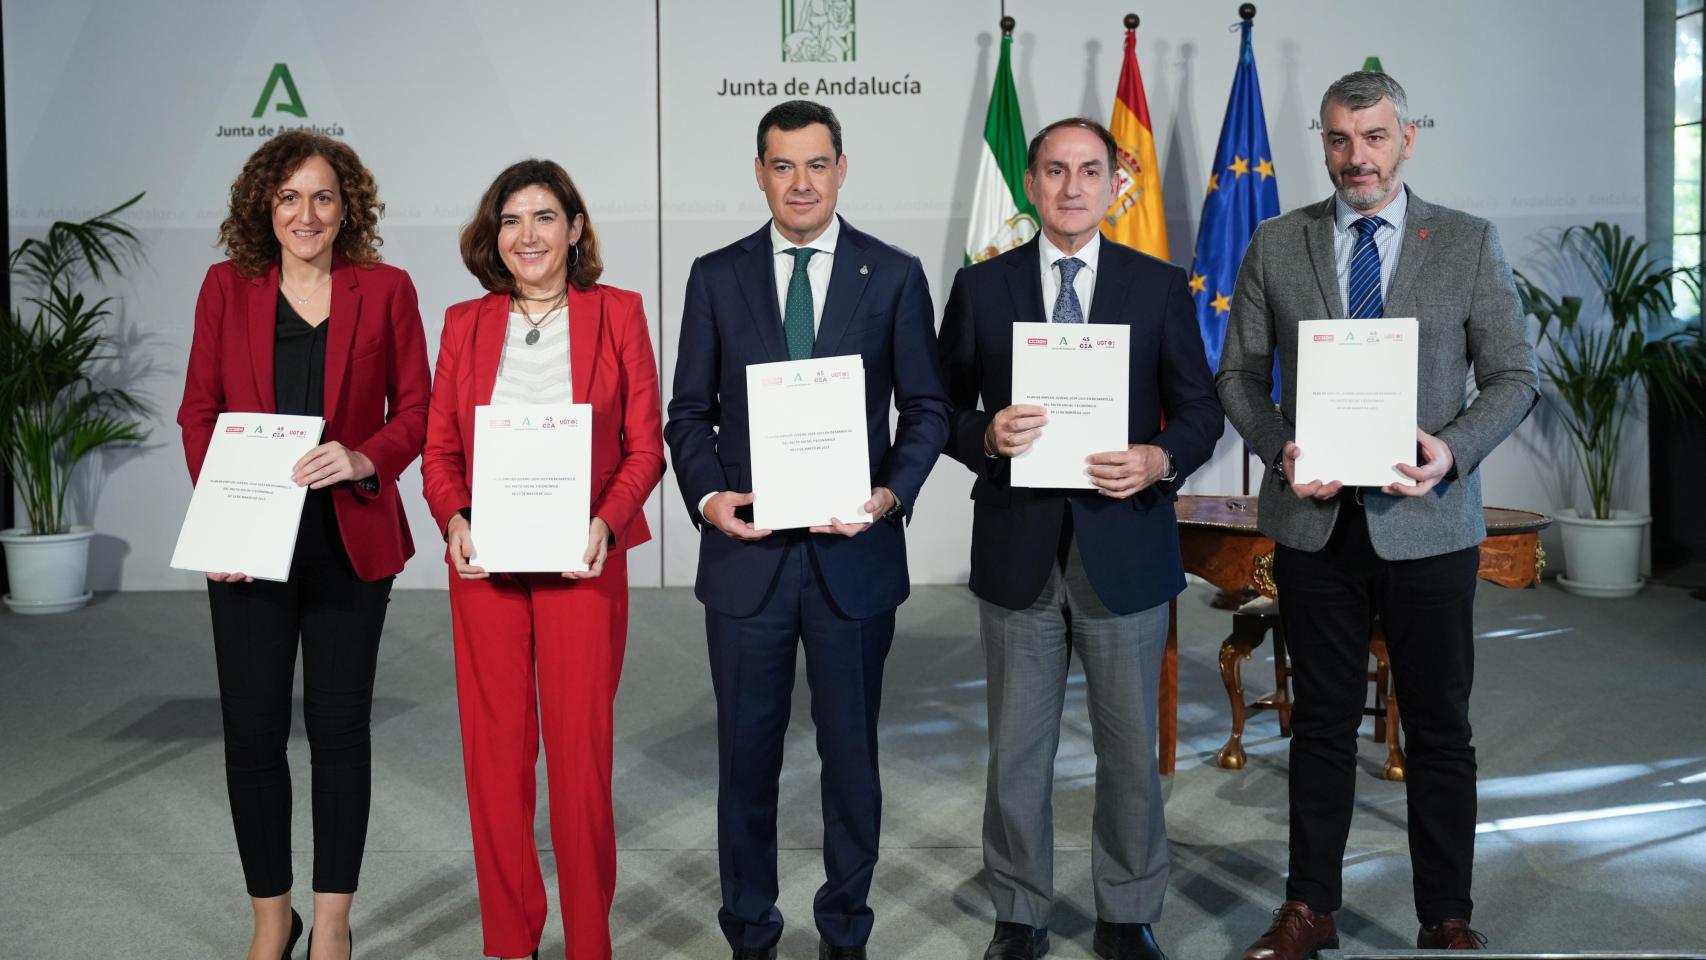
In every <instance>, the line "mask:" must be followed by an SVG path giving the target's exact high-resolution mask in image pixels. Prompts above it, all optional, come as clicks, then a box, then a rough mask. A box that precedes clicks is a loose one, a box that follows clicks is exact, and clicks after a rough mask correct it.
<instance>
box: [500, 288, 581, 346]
mask: <svg viewBox="0 0 1706 960" xmlns="http://www.w3.org/2000/svg"><path fill="white" fill-rule="evenodd" d="M568 296H569V288H568V287H566V286H565V287H564V288H563V292H562V293H559V294H557V295H556V296H555V297H552V298H551V306H550V307H549V308H547V309H546V310H545V314H544V316H543V317H541V318H540V319H539V320H537V321H536V320H534V319H533V314H531V313H529V312H527V303H526V301H528V300H531V299H533V298H531V297H524V296H522V295H521V294H519V293H517V294H514V295H513V298H514V301H515V305H516V306H517V307H519V308H521V316H522V319H524V320H526V321H527V325H528V326H530V327H532V328H533V329H532V330H529V331H527V336H526V337H525V338H523V339H524V342H525V343H526V344H527V345H528V346H530V347H531V346H533V345H534V344H536V343H538V342H539V328H540V327H542V326H544V325H545V323H546V321H548V320H550V319H551V314H552V313H553V312H555V311H556V310H557V308H559V307H561V306H562V305H563V302H564V301H565V300H567V299H568ZM534 302H536V303H537V302H542V301H534Z"/></svg>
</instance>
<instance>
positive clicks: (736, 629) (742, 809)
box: [705, 533, 894, 949]
mask: <svg viewBox="0 0 1706 960" xmlns="http://www.w3.org/2000/svg"><path fill="white" fill-rule="evenodd" d="M777 536H790V537H791V538H793V542H790V543H789V544H788V547H787V552H786V554H785V556H784V559H783V561H782V569H781V571H780V573H779V574H778V575H777V578H776V583H775V584H774V585H773V586H772V588H771V590H770V592H769V594H768V595H767V596H766V598H765V601H764V604H763V605H762V606H761V607H760V608H759V609H758V612H756V613H754V614H753V615H752V616H750V617H730V616H726V615H724V614H720V613H716V612H714V611H711V610H706V612H705V634H706V638H707V640H708V642H709V646H710V654H711V681H712V686H713V687H714V689H715V691H716V696H717V854H718V866H719V870H720V872H721V876H722V892H723V905H722V909H721V910H719V911H718V914H717V919H718V922H719V923H720V924H721V925H722V928H723V935H724V936H726V937H727V938H728V941H729V944H730V945H731V946H732V947H735V948H737V949H738V948H741V947H756V948H760V949H763V948H767V947H771V946H774V945H775V944H776V942H777V941H778V940H780V939H781V937H782V913H781V911H780V910H778V909H777V908H776V895H777V879H776V808H777V780H778V778H779V777H780V776H781V772H782V744H783V740H784V738H785V736H786V734H787V731H788V713H789V706H790V703H791V701H792V697H793V690H794V663H795V651H796V650H797V649H798V648H800V647H804V648H805V653H806V682H807V683H808V684H809V685H810V687H811V703H812V707H811V710H812V723H813V725H815V726H816V728H817V754H818V758H819V759H820V760H821V761H822V764H823V772H822V776H821V781H820V787H821V790H822V795H823V819H824V828H823V867H824V874H825V880H824V884H823V886H822V887H820V888H818V891H817V896H816V898H815V899H814V900H813V902H812V911H813V914H814V915H815V919H816V921H817V929H818V934H819V936H821V937H822V938H823V940H824V942H826V943H828V944H830V945H832V946H859V945H863V944H864V943H865V941H866V940H868V939H869V938H870V936H871V924H872V919H873V917H872V913H871V908H870V906H869V905H868V904H867V903H866V900H867V898H868V896H869V894H870V890H871V874H872V872H873V870H874V869H875V868H876V864H877V839H878V833H879V831H880V825H881V820H882V805H883V794H882V784H881V782H880V779H879V777H878V773H877V712H878V708H879V706H880V705H881V702H882V692H883V660H884V658H885V657H887V656H888V651H889V645H890V643H891V642H892V641H893V639H894V611H893V610H889V611H886V612H884V613H881V614H878V615H877V616H874V617H870V618H867V619H864V620H855V619H851V618H849V617H846V616H844V615H842V614H841V612H840V611H838V610H837V609H836V608H835V604H834V603H833V602H832V601H831V599H830V597H829V594H828V591H826V590H825V589H824V585H823V580H822V574H821V572H820V571H819V569H818V566H817V563H816V561H815V560H814V559H813V556H812V549H811V545H810V543H809V542H808V541H807V539H806V538H807V535H806V534H803V533H799V534H777Z"/></svg>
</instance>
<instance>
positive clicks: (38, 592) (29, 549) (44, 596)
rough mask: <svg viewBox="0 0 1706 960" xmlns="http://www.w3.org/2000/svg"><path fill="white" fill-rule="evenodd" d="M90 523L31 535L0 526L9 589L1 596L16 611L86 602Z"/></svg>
mask: <svg viewBox="0 0 1706 960" xmlns="http://www.w3.org/2000/svg"><path fill="white" fill-rule="evenodd" d="M94 537H95V531H94V530H93V529H92V528H90V527H82V526H78V527H72V528H71V532H70V533H50V534H47V535H46V536H32V535H31V534H30V532H29V530H28V529H26V528H23V527H13V528H12V529H10V530H0V544H4V545H5V548H6V577H7V579H8V580H10V581H11V584H12V592H11V593H9V594H7V595H6V596H5V597H4V598H0V599H4V600H5V603H6V606H8V607H11V608H12V610H13V611H14V612H16V613H64V612H66V611H67V610H75V609H77V608H78V607H81V606H82V605H83V604H85V603H88V602H89V597H90V593H89V591H88V589H87V587H88V581H89V541H90V540H93V539H94Z"/></svg>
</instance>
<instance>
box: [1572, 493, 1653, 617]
mask: <svg viewBox="0 0 1706 960" xmlns="http://www.w3.org/2000/svg"><path fill="white" fill-rule="evenodd" d="M1554 519H1556V520H1557V521H1558V527H1559V530H1560V532H1561V533H1562V534H1563V539H1564V571H1565V573H1567V574H1568V576H1561V577H1559V578H1558V583H1559V584H1560V585H1561V586H1563V588H1564V589H1565V590H1568V591H1570V592H1571V593H1574V594H1577V595H1579V596H1583V597H1632V596H1634V595H1635V594H1636V593H1637V592H1638V591H1639V590H1640V589H1641V543H1642V540H1643V538H1644V537H1645V536H1646V533H1647V525H1648V524H1650V523H1652V522H1653V518H1652V517H1651V516H1650V515H1648V514H1645V513H1635V512H1634V511H1631V510H1613V511H1612V512H1611V519H1610V520H1595V519H1593V518H1591V517H1582V516H1578V515H1577V513H1576V511H1574V510H1560V511H1558V514H1557V516H1556V517H1555V518H1554Z"/></svg>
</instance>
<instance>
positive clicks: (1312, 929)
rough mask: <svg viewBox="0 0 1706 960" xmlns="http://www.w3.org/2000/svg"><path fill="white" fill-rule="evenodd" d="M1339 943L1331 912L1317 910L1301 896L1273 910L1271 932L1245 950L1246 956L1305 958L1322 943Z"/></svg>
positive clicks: (1269, 959)
mask: <svg viewBox="0 0 1706 960" xmlns="http://www.w3.org/2000/svg"><path fill="white" fill-rule="evenodd" d="M1338 945H1339V930H1338V928H1337V927H1335V926H1334V925H1333V915H1332V914H1330V913H1316V912H1315V911H1313V910H1311V909H1309V905H1308V904H1306V903H1304V902H1303V901H1302V900H1287V901H1286V902H1285V903H1283V904H1280V908H1279V909H1278V910H1275V911H1274V922H1273V925H1272V926H1270V927H1268V932H1267V933H1264V934H1262V935H1261V936H1259V937H1257V938H1256V942H1255V943H1252V944H1250V948H1249V949H1248V950H1245V951H1244V960H1305V958H1307V957H1313V956H1315V951H1317V950H1320V949H1321V948H1323V947H1329V948H1337V947H1338Z"/></svg>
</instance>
